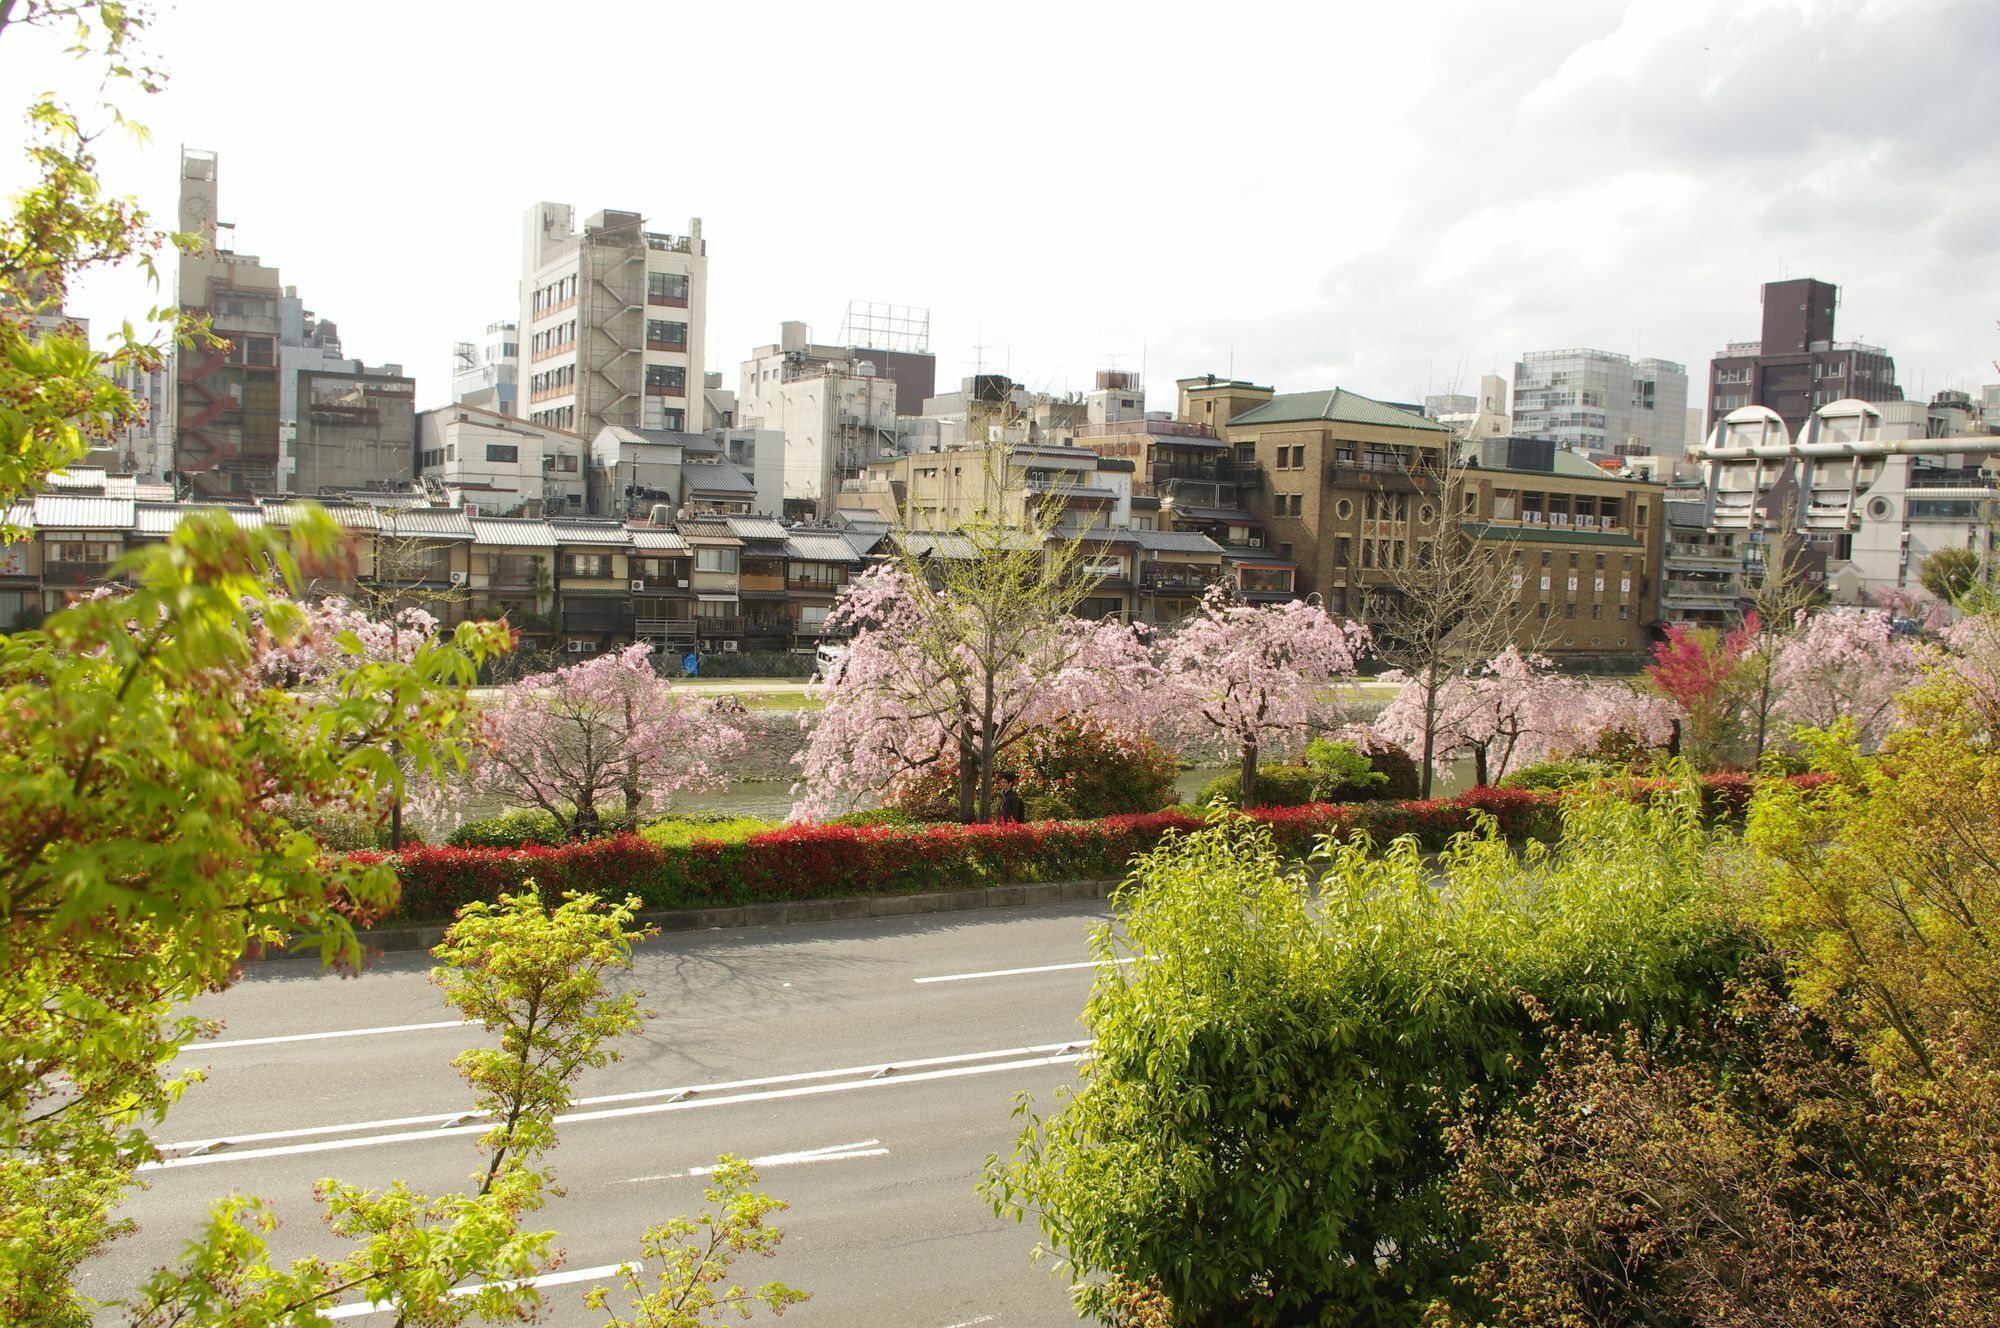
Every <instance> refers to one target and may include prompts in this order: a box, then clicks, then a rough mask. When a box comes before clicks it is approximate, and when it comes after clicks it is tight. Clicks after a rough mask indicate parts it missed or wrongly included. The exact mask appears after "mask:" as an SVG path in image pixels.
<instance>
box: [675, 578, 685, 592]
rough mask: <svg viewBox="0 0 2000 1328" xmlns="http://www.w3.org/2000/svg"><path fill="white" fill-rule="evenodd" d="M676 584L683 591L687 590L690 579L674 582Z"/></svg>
mask: <svg viewBox="0 0 2000 1328" xmlns="http://www.w3.org/2000/svg"><path fill="white" fill-rule="evenodd" d="M674 584H675V585H677V586H679V587H680V588H681V589H682V590H686V589H687V588H688V579H687V578H686V577H682V578H681V579H680V580H678V581H676V582H674Z"/></svg>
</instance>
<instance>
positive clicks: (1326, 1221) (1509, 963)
mask: <svg viewBox="0 0 2000 1328" xmlns="http://www.w3.org/2000/svg"><path fill="white" fill-rule="evenodd" d="M1712 851H1713V849H1712V843H1711V840H1710V838H1709V836H1708V835H1707V834H1706V833H1705V832H1704V831H1703V830H1702V828H1701V826H1700V822H1699V816H1698V813H1697V810H1696V808H1695V805H1694V801H1693V798H1692V795H1691V794H1680V795H1677V796H1675V797H1673V798H1671V799H1669V800H1668V801H1667V802H1666V803H1665V804H1663V805H1660V806H1655V807H1643V806H1637V805H1633V804H1631V803H1629V802H1624V801H1619V800H1615V799H1612V798H1609V797H1602V796H1600V797H1580V798H1579V799H1577V800H1576V801H1574V802H1573V803H1572V804H1571V805H1570V807H1569V808H1568V810H1567V813H1566V824H1565V837H1564V839H1563V841H1562V844H1561V846H1560V847H1559V848H1558V849H1555V850H1549V849H1546V848H1543V847H1538V846H1530V848H1528V849H1527V850H1526V851H1525V853H1523V854H1520V855H1517V854H1516V853H1514V852H1513V851H1511V850H1510V849H1509V848H1508V847H1507V845H1506V844H1505V843H1504V842H1503V841H1501V840H1499V839H1498V838H1497V837H1488V838H1471V837H1467V838H1461V839H1460V840H1459V841H1458V842H1456V843H1455V844H1454V845H1453V846H1452V847H1451V848H1450V849H1449V850H1447V851H1446V852H1445V853H1444V854H1443V855H1442V857H1441V859H1439V860H1436V861H1432V860H1428V859H1426V857H1425V856H1424V855H1423V854H1422V853H1421V852H1420V851H1419V850H1418V848H1417V845H1416V843H1415V842H1414V841H1413V840H1402V841H1398V842H1397V843H1395V844H1394V845H1391V846H1390V847H1389V849H1388V851H1387V852H1386V853H1378V852H1377V851H1376V847H1375V846H1372V845H1368V844H1365V843H1354V844H1347V845H1338V846H1333V847H1331V848H1329V849H1328V850H1327V851H1326V853H1325V855H1324V856H1323V857H1322V858H1321V859H1320V860H1319V861H1317V862H1315V863H1314V864H1312V866H1313V868H1314V870H1313V871H1312V872H1311V873H1307V872H1288V871H1287V870H1285V869H1284V868H1283V866H1282V865H1281V864H1280V862H1279V861H1278V859H1277V856H1276V855H1275V853H1274V852H1273V851H1272V848H1271V845H1270V841H1269V838H1268V835H1267V834H1266V833H1265V832H1264V831H1263V830H1262V829H1261V828H1258V827H1255V826H1254V825H1252V824H1250V823H1246V822H1244V821H1241V820H1240V819H1236V818H1227V819H1224V820H1222V821H1220V822H1219V823H1216V824H1213V825H1211V826H1210V827H1209V828H1207V829H1206V830H1204V831H1202V832H1200V833H1197V834H1194V835H1190V836H1187V837H1185V838H1180V839H1176V840H1173V841H1171V842H1169V843H1168V844H1166V845H1164V846H1163V847H1162V848H1160V849H1159V850H1157V851H1156V852H1154V853H1152V854H1150V855H1148V856H1147V857H1145V858H1143V859H1141V860H1140V862H1139V863H1138V865H1137V867H1136V870H1135V872H1134V874H1133V877H1132V882H1131V884H1130V886H1128V887H1127V889H1126V890H1125V891H1124V892H1122V893H1121V895H1120V896H1119V900H1118V902H1119V905H1120V907H1121V910H1122V921H1121V926H1120V927H1119V928H1117V929H1115V930H1114V929H1112V928H1110V927H1106V928H1103V929H1101V930H1100V931H1099V933H1098V934H1097V935H1096V937H1095V939H1094V946H1095V952H1096V954H1097V956H1098V958H1099V960H1100V968H1099V970H1098V977H1097V981H1096V983H1095V985H1094V987H1093V989H1092V992H1091V996H1090V1001H1089V1004H1088V1006H1087V1008H1086V1011H1085V1015H1084V1019H1085V1023H1086V1024H1087V1025H1088V1026H1089V1028H1090V1031H1091V1034H1092V1036H1093V1037H1095V1039H1096V1044H1095V1048H1094V1052H1093V1059H1092V1060H1091V1061H1090V1062H1089V1063H1088V1064H1087V1065H1086V1067H1085V1069H1084V1075H1083V1086H1082V1088H1081V1090H1079V1091H1077V1092H1076V1093H1074V1094H1073V1095H1066V1096H1065V1097H1063V1098H1062V1099H1061V1100H1060V1101H1059V1103H1058V1108H1057V1109H1056V1110H1055V1111H1054V1112H1053V1113H1052V1114H1049V1115H1046V1116H1041V1115H1037V1114H1034V1113H1033V1111H1032V1110H1031V1108H1030V1107H1029V1105H1028V1104H1027V1103H1025V1102H1024V1103H1023V1104H1022V1106H1021V1110H1022V1112H1023V1113H1024V1114H1025V1115H1026V1125H1025V1128H1024V1130H1023V1132H1022V1135H1021V1137H1020V1140H1019V1142H1018V1144H1017V1146H1016V1149H1015V1152H1014V1154H1013V1156H1012V1158H1011V1159H1010V1160H1008V1161H1005V1162H1003V1161H1001V1160H999V1159H994V1160H992V1161H991V1162H989V1165H988V1170H987V1174H986V1177H985V1181H984V1192H985V1193H986V1195H987V1197H988V1199H989V1201H990V1202H991V1203H992V1204H993V1206H994V1207H995V1209H996V1211H998V1212H1000V1213H1002V1214H1005V1215H1010V1216H1013V1217H1015V1218H1017V1219H1020V1218H1022V1217H1024V1216H1025V1215H1026V1214H1027V1213H1028V1212H1029V1211H1033V1212H1034V1213H1035V1214H1036V1216H1037V1218H1038V1220H1039V1221H1040V1223H1041V1226H1042V1230H1043V1232H1044V1234H1045V1236H1046V1238H1047V1240H1048V1242H1049V1244H1050V1246H1051V1247H1052V1248H1053V1249H1054V1250H1055V1251H1056V1252H1057V1253H1058V1254H1059V1255H1060V1256H1061V1258H1062V1259H1063V1260H1064V1261H1065V1264H1066V1267H1067V1270H1068V1271H1069V1272H1070V1273H1071V1274H1072V1276H1073V1280H1074V1281H1075V1282H1076V1283H1077V1284H1078V1287H1079V1290H1078V1304H1079V1307H1080V1308H1081V1309H1083V1310H1085V1311H1086V1312H1099V1311H1105V1310H1108V1308H1109V1307H1110V1303H1111V1301H1112V1300H1113V1299H1114V1298H1115V1297H1116V1296H1117V1295H1118V1294H1120V1288H1123V1289H1124V1290H1126V1291H1129V1289H1130V1288H1131V1287H1132V1286H1134V1285H1137V1286H1150V1287H1157V1289H1158V1291H1159V1292H1160V1293H1161V1294H1163V1295H1164V1296H1165V1297H1166V1298H1167V1299H1168V1300H1169V1301H1170V1302H1171V1303H1172V1304H1173V1306H1174V1307H1175V1312H1176V1313H1177V1315H1178V1316H1179V1318H1178V1320H1177V1321H1178V1322H1181V1323H1183V1324H1191V1325H1206V1324H1216V1325H1221V1324H1233V1325H1264V1324H1294V1323H1323V1324H1367V1325H1379V1326H1385V1328H1386V1326H1390V1325H1398V1324H1416V1323H1418V1322H1420V1321H1421V1317H1422V1314H1423V1312H1424V1307H1425V1306H1426V1305H1427V1304H1428V1303H1429V1302H1431V1301H1432V1300H1434V1299H1436V1298H1438V1297H1445V1296H1448V1295H1449V1294H1450V1292H1451V1288H1452V1286H1453V1285H1454V1282H1453V1279H1454V1278H1455V1277H1456V1276H1458V1275H1459V1274H1461V1273H1462V1272H1464V1271H1465V1268H1466V1266H1467V1260H1468V1258H1469V1248H1468V1245H1467V1238H1468V1234H1469V1233H1468V1231H1467V1228H1466V1226H1465V1224H1464V1223H1463V1222H1462V1221H1460V1220H1459V1218H1458V1217H1457V1216H1456V1215H1455V1214H1454V1213H1453V1212H1452V1210H1451V1209H1450V1207H1449V1205H1448V1204H1446V1203H1445V1202H1444V1199H1443V1196H1442V1193H1441V1186H1442V1184H1443V1181H1444V1179H1445V1177H1446V1176H1447V1175H1448V1173H1449V1172H1450V1170H1451V1159H1450V1156H1449V1153H1448V1150H1447V1148H1446V1143H1445V1139H1444V1136H1443V1132H1442V1128H1441V1124H1440V1113H1439V1111H1438V1108H1439V1107H1440V1106H1441V1105H1442V1104H1444V1103H1448V1102H1456V1101H1457V1100H1458V1099H1459V1098H1460V1096H1461V1095H1462V1094H1464V1093H1465V1092H1467V1091H1468V1090H1471V1089H1473V1088H1478V1089H1480V1090H1481V1091H1482V1093H1483V1094H1484V1095H1485V1100H1487V1101H1489V1102H1491V1103H1493V1104H1495V1105H1496V1106H1498V1105H1500V1104H1504V1103H1505V1102H1506V1101H1507V1100H1509V1099H1510V1098H1511V1096H1512V1095H1513V1094H1515V1093H1518V1092H1519V1091H1520V1090H1521V1089H1522V1088H1524V1087H1525V1086H1526V1085H1527V1084H1528V1083H1529V1082H1531V1081H1532V1079H1533V1077H1534V1075H1535V1073H1536V1070H1537V1066H1538V1057H1537V1051H1538V1046H1539V1039H1540V1036H1541V1034H1540V1032H1539V1030H1538V1027H1537V1026H1536V1025H1535V1024H1534V1022H1533V1021H1532V1020H1531V1019H1530V1018H1529V1017H1528V1015H1527V1014H1526V1012H1525V1011H1524V1009H1523V1007H1522V1004H1521V1000H1520V995H1521V993H1523V992H1526V993H1529V994H1532V995H1534V996H1535V997H1536V998H1537V999H1538V1000H1540V1001H1542V1002H1543V1003H1544V1004H1545V1005H1546V1006H1547V1007H1548V1008H1549V1009H1550V1010H1552V1011H1555V1012H1557V1013H1558V1015H1559V1016H1560V1017H1561V1018H1562V1019H1564V1020H1566V1021H1569V1022H1573V1023H1575V1024H1577V1025H1579V1026H1581V1027H1585V1028H1593V1029H1599V1030H1605V1031H1609V1030H1611V1029H1614V1028H1616V1027H1617V1026H1618V1025H1619V1023H1620V1022H1622V1021H1626V1020H1631V1021H1634V1022H1635V1023H1636V1024H1637V1025H1638V1026H1639V1027H1642V1028H1644V1029H1646V1030H1647V1031H1648V1034H1649V1035H1664V1034H1665V1032H1666V1031H1667V1030H1670V1029H1672V1028H1675V1027H1678V1026H1681V1025H1683V1024H1684V1023H1685V1022H1687V1021H1688V1020H1689V1019H1691V1018H1692V1017H1694V1016H1695V1015H1696V1014H1698V1013H1699V1012H1700V1011H1702V1010H1703V1009H1707V1008H1710V1007H1712V1006H1713V1005H1714V1003H1715V1002H1717V1001H1718V1000H1719V999H1720V997H1721V992H1722V987H1723V983H1724V981H1725V979H1726V977H1727V976H1728V975H1729V974H1730V973H1732V972H1733V971H1734V969H1735V958H1736V956H1737V955H1738V954H1740V953H1741V951H1742V950H1743V948H1744V947H1745V945H1746V944H1747V943H1748V938H1747V937H1746V936H1745V934H1744V931H1743V928H1742V927H1741V925H1740V922H1739V921H1738V920H1737V918H1736V916H1735V914H1734V912H1733V910H1732V909H1731V908H1730V907H1729V906H1728V904H1727V901H1725V900H1724V899H1723V898H1722V897H1721V894H1720V890H1719V887H1718V886H1717V884H1716V883H1715V880H1714V873H1713V872H1712V870H1711V867H1712V863H1711V860H1710V859H1711V855H1712ZM1322 870H1323V872H1324V877H1323V879H1322V880H1320V881H1319V883H1318V884H1315V880H1316V878H1318V877H1319V875H1320V872H1321V871H1322ZM1142 956H1143V960H1144V961H1143V962H1138V963H1123V964H1120V963H1116V962H1114V961H1117V960H1120V959H1133V958H1139V957H1142Z"/></svg>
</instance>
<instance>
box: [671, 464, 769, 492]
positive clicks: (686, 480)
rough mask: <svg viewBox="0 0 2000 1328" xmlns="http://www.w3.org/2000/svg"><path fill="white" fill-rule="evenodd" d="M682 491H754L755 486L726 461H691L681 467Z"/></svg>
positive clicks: (755, 490)
mask: <svg viewBox="0 0 2000 1328" xmlns="http://www.w3.org/2000/svg"><path fill="white" fill-rule="evenodd" d="M681 488H682V490H683V492H691V491H694V490H700V491H701V492H703V493H755V492H757V486H756V485H754V484H752V483H751V482H750V481H749V480H747V479H745V478H743V472H742V471H740V470H738V469H737V468H736V467H734V466H732V465H730V464H729V463H728V462H726V461H705V462H704V461H692V462H689V463H688V464H687V465H684V466H682V467H681Z"/></svg>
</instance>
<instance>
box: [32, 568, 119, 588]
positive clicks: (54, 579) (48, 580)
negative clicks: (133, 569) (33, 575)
mask: <svg viewBox="0 0 2000 1328" xmlns="http://www.w3.org/2000/svg"><path fill="white" fill-rule="evenodd" d="M114 565H115V564H112V563H77V562H45V563H43V564H42V584H43V585H45V586H96V585H102V584H103V583H104V582H106V581H108V580H110V579H111V569H112V567H113V566H114Z"/></svg>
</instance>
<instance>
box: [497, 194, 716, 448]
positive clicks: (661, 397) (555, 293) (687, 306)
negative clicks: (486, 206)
mask: <svg viewBox="0 0 2000 1328" xmlns="http://www.w3.org/2000/svg"><path fill="white" fill-rule="evenodd" d="M707 308H708V244H707V241H706V240H704V239H703V238H702V233H701V219H700V218H698V217H697V218H694V219H692V220H690V221H689V222H688V231H687V234H685V235H669V234H665V233H662V232H657V231H649V230H647V229H646V228H645V221H644V219H643V218H642V217H640V215H639V214H638V213H636V212H612V211H605V212H598V213H595V214H593V215H592V216H591V217H589V218H588V219H587V220H585V222H584V223H583V226H582V229H581V230H579V229H577V227H576V225H575V219H574V213H573V210H572V209H571V208H570V206H569V204H567V203H537V204H536V205H535V206H534V207H532V208H530V209H529V210H528V215H527V220H526V225H525V230H524V235H523V245H522V254H521V318H520V322H519V331H518V338H517V340H518V343H519V353H520V367H519V370H518V373H519V376H520V382H519V386H518V391H519V396H520V399H519V402H518V405H517V409H518V411H519V413H520V414H521V415H522V416H523V417H524V418H526V419H527V420H529V421H530V422H531V423H535V424H542V425H548V426H551V427H554V428H559V429H566V430H569V431H571V432H575V433H580V434H582V435H584V436H585V437H588V438H595V437H596V436H597V435H598V434H599V433H600V432H601V431H602V430H603V429H605V428H607V427H614V426H615V427H619V428H627V429H665V430H668V431H671V432H676V433H678V432H683V431H686V430H689V429H699V428H700V427H701V426H702V425H703V424H704V423H705V419H704V415H705V412H704V409H703V403H702V384H703V382H704V364H705V361H704V359H703V328H704V326H705V322H706V313H707Z"/></svg>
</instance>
